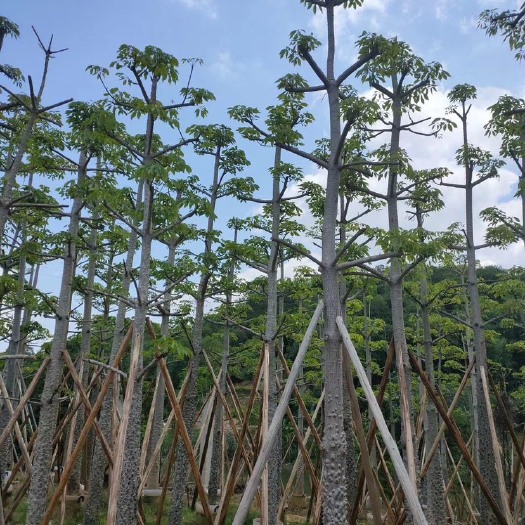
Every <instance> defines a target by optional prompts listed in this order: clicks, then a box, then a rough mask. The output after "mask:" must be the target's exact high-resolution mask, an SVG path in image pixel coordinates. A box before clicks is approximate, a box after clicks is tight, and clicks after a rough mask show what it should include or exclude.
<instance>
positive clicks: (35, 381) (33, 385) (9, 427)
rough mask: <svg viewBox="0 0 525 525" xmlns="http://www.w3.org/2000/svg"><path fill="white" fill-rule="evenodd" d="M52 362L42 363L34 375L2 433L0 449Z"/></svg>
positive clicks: (0, 435)
mask: <svg viewBox="0 0 525 525" xmlns="http://www.w3.org/2000/svg"><path fill="white" fill-rule="evenodd" d="M50 361H51V359H49V358H47V359H46V360H45V361H44V362H43V363H42V365H41V366H40V368H39V369H38V371H37V373H36V374H35V375H34V377H33V380H32V381H31V383H30V385H29V386H28V387H27V390H26V393H25V394H24V395H23V397H22V399H20V402H19V403H18V405H17V407H16V408H15V411H14V412H13V415H12V416H11V419H10V420H9V422H8V423H7V424H6V426H5V428H4V429H3V431H2V434H0V447H1V446H2V445H3V444H4V443H5V440H6V439H7V438H8V436H9V434H10V433H11V430H13V426H14V425H15V422H16V421H17V420H18V418H19V417H20V414H21V413H22V412H23V410H24V408H25V406H26V405H27V403H28V401H29V399H30V398H31V396H32V395H33V392H34V390H35V388H36V386H37V384H38V381H40V378H41V377H42V374H43V373H44V371H45V370H46V368H47V367H48V365H49V363H50Z"/></svg>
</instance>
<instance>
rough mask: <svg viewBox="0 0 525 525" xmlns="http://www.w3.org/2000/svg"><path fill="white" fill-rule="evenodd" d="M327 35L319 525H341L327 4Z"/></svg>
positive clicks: (336, 114)
mask: <svg viewBox="0 0 525 525" xmlns="http://www.w3.org/2000/svg"><path fill="white" fill-rule="evenodd" d="M326 17H327V30H328V55H327V68H326V70H327V81H328V87H327V95H328V104H329V118H330V159H329V167H328V173H327V181H326V199H325V205H324V217H323V229H322V262H323V266H324V267H323V272H322V273H323V275H322V278H323V296H324V301H325V326H324V340H325V344H324V348H323V358H324V363H323V366H324V381H325V407H324V408H325V423H324V428H325V430H324V436H323V442H322V450H323V504H324V505H323V523H324V524H325V525H343V524H346V523H347V522H348V503H347V499H346V453H347V451H346V438H345V432H344V421H343V413H344V406H343V368H342V355H341V337H340V335H339V330H338V329H337V325H336V318H337V317H338V316H339V315H341V299H340V296H339V276H338V272H337V269H336V268H335V261H336V226H337V205H338V199H339V183H340V179H341V170H340V154H339V151H338V145H339V141H340V140H341V122H340V118H341V117H340V101H339V89H338V86H337V83H336V80H335V75H334V61H335V25H334V5H333V3H332V2H329V3H328V2H327V7H326Z"/></svg>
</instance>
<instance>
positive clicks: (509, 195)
mask: <svg viewBox="0 0 525 525" xmlns="http://www.w3.org/2000/svg"><path fill="white" fill-rule="evenodd" d="M504 93H505V91H504V90H503V89H501V88H497V87H487V88H479V89H478V98H477V99H476V100H475V101H473V104H472V108H471V110H470V112H469V142H470V143H471V144H474V145H476V146H479V147H480V148H482V149H486V150H488V151H490V152H491V153H493V155H495V156H497V155H498V150H499V146H500V144H499V139H498V138H497V137H487V136H485V133H484V128H483V126H484V125H485V124H486V122H487V121H488V120H489V118H490V112H489V111H488V109H487V108H488V106H490V105H491V104H493V103H494V102H495V101H496V100H497V98H498V97H499V96H500V95H502V94H504ZM449 105H450V104H449V102H448V99H447V92H446V91H444V90H438V91H437V92H436V93H434V94H433V95H432V96H431V98H430V100H429V101H428V102H427V103H426V104H425V106H424V107H423V108H422V112H421V114H420V115H418V120H419V119H420V118H425V117H432V118H434V117H438V116H445V111H446V108H447V107H448V106H449ZM449 116H450V115H449ZM421 131H423V129H421ZM385 140H388V138H387V137H386V136H385V137H383V138H379V139H376V140H375V141H374V144H373V145H372V147H378V146H379V145H380V144H381V143H382V142H383V141H385ZM401 140H402V141H401V146H402V147H403V148H404V149H405V150H406V151H407V152H408V155H409V156H410V158H411V160H412V164H413V166H414V167H415V168H416V169H429V168H434V167H445V168H448V169H449V170H450V171H451V175H450V177H449V179H447V182H451V183H455V184H462V183H464V173H463V170H462V168H461V167H458V166H457V165H456V163H455V160H454V159H455V152H456V150H457V149H459V147H460V146H461V144H462V131H461V129H460V128H459V127H458V128H457V129H456V130H455V131H453V132H449V133H446V134H445V135H444V136H443V137H442V138H441V139H434V138H431V137H422V136H419V135H414V134H411V133H407V132H405V133H403V136H402V139H401ZM511 169H512V166H511V165H509V167H508V168H507V167H505V168H503V169H501V170H500V177H499V178H498V179H490V180H488V181H485V182H483V183H482V184H480V185H479V186H478V187H476V188H475V189H474V221H475V230H476V231H475V242H476V243H478V244H481V243H483V242H484V236H485V233H486V225H485V224H484V223H483V221H482V220H481V219H479V213H480V212H481V210H483V209H485V208H487V207H489V206H498V207H499V208H501V209H502V210H503V211H505V212H506V213H507V214H509V215H511V216H518V217H519V216H520V215H521V211H520V206H521V204H520V201H519V200H518V199H516V198H515V197H514V193H515V191H516V185H517V180H518V178H517V174H516V173H515V172H513V171H511ZM305 179H306V180H308V181H312V182H317V183H318V184H321V185H322V186H325V185H326V172H325V171H324V170H321V169H319V170H317V171H316V172H314V173H311V174H309V175H307V176H306V177H305ZM385 184H386V181H384V180H382V181H378V180H371V181H370V188H371V189H372V190H374V191H376V192H379V193H385V190H386V188H385ZM440 189H441V191H442V194H443V197H442V198H443V201H444V203H445V207H444V209H443V210H441V211H439V212H436V213H434V214H432V215H431V216H429V217H428V218H427V219H426V223H425V227H427V228H428V229H430V230H434V231H443V230H445V229H447V228H448V227H449V226H450V225H451V224H453V223H460V224H464V223H465V193H464V191H463V190H461V189H456V188H449V187H444V186H443V187H441V188H440ZM297 194H298V188H297V187H294V188H291V191H290V195H297ZM302 208H303V215H302V217H301V223H302V224H304V225H306V226H307V227H311V226H313V224H314V219H313V217H312V215H311V213H310V212H309V210H308V207H307V205H306V203H305V202H303V203H302ZM362 210H363V208H362V207H360V206H358V205H356V206H355V207H354V208H353V209H352V211H351V213H350V215H354V214H357V213H359V212H361V211H362ZM400 219H401V225H402V226H403V227H405V228H413V227H414V223H413V221H409V215H408V214H407V208H406V206H404V205H400ZM360 221H361V222H363V223H366V224H369V225H371V226H374V227H381V228H387V227H388V219H387V212H386V210H385V209H381V210H378V211H374V212H372V213H370V214H368V215H366V216H365V217H363V218H362V219H360ZM304 242H305V243H306V244H307V246H308V247H309V248H312V247H313V246H312V245H311V244H309V242H310V241H304ZM314 249H315V250H316V251H318V250H317V248H314ZM524 256H525V253H524V251H523V246H522V244H521V243H519V244H516V245H513V246H511V247H509V249H508V250H500V249H497V248H487V249H483V250H480V251H479V252H478V254H477V257H478V259H479V260H480V261H481V262H482V264H485V265H486V264H497V265H500V266H503V267H509V266H513V265H523V264H525V261H524ZM303 262H304V261H303Z"/></svg>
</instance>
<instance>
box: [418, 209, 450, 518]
mask: <svg viewBox="0 0 525 525" xmlns="http://www.w3.org/2000/svg"><path fill="white" fill-rule="evenodd" d="M416 217H417V221H418V228H420V229H422V228H423V214H422V212H421V209H420V208H419V207H417V208H416ZM420 292H421V322H422V325H423V346H424V349H425V372H426V374H427V376H428V380H429V382H430V384H431V385H432V386H433V387H435V386H436V385H435V379H434V345H433V341H432V332H431V328H430V310H429V306H428V303H427V301H428V282H427V276H426V272H425V273H424V274H423V276H422V277H421V283H420ZM424 424H425V449H426V451H427V453H428V452H429V451H430V449H431V448H432V446H433V444H434V441H435V439H436V437H437V435H438V431H439V417H438V413H437V409H436V407H435V405H434V403H432V402H429V403H427V404H426V414H425V419H424ZM425 489H426V491H425V492H426V494H425V499H426V503H427V508H428V511H427V513H426V516H427V519H428V523H429V525H441V524H442V523H443V519H444V516H443V509H444V508H445V493H444V483H443V476H442V470H441V465H440V458H439V454H434V457H433V458H432V460H431V462H430V466H429V469H428V472H427V475H426V478H425Z"/></svg>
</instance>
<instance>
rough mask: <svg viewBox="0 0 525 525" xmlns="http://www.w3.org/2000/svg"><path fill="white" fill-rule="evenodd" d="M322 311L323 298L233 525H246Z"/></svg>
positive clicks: (296, 360) (311, 322)
mask: <svg viewBox="0 0 525 525" xmlns="http://www.w3.org/2000/svg"><path fill="white" fill-rule="evenodd" d="M322 311H323V301H322V300H321V301H319V304H318V305H317V308H316V310H315V312H314V315H313V316H312V319H311V321H310V324H309V326H308V329H307V331H306V334H305V336H304V339H303V341H302V343H301V346H300V347H299V351H298V352H297V356H296V358H295V361H294V364H293V366H292V370H291V371H290V375H289V377H288V380H287V381H286V386H285V388H284V392H283V394H282V397H281V400H280V401H279V405H278V406H277V408H276V410H275V413H274V416H273V419H272V423H271V425H270V428H269V430H268V436H267V439H266V440H265V441H264V444H263V447H262V450H261V451H260V453H259V457H258V458H257V461H256V463H255V465H254V467H253V471H252V475H251V476H250V479H249V481H248V483H247V484H246V488H245V490H244V494H243V496H242V499H241V502H240V503H239V507H238V509H237V512H236V513H235V517H234V518H233V522H232V525H244V523H245V521H246V517H247V515H248V511H249V509H250V505H251V503H252V500H253V497H254V495H255V491H256V490H257V486H258V484H259V482H260V479H261V475H262V471H263V469H264V467H265V465H266V462H267V461H268V456H269V455H270V451H271V450H272V447H273V444H274V443H275V439H276V438H277V432H278V431H279V429H280V425H281V422H282V420H283V417H284V414H285V412H286V407H287V406H288V403H289V401H290V397H291V395H292V391H293V387H294V385H295V381H296V380H297V376H298V375H299V371H300V369H301V364H302V362H303V360H304V357H305V355H306V351H307V350H308V347H309V345H310V341H311V339H312V337H313V335H314V331H315V329H316V327H317V323H318V322H319V319H320V317H321V313H322Z"/></svg>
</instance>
